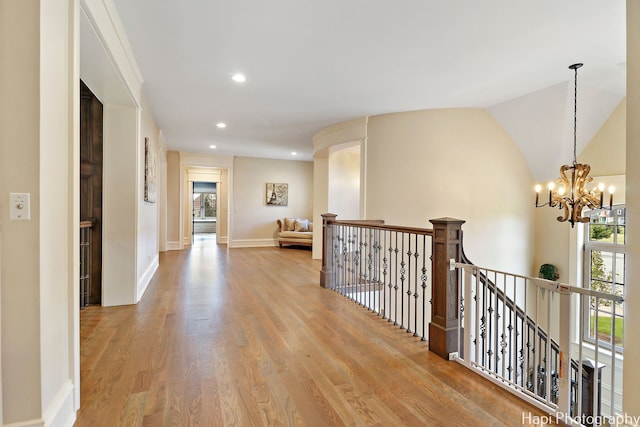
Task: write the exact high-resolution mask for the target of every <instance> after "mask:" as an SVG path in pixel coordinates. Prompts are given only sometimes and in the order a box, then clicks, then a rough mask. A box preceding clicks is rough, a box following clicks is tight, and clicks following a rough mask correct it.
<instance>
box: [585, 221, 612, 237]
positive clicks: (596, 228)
mask: <svg viewBox="0 0 640 427" xmlns="http://www.w3.org/2000/svg"><path fill="white" fill-rule="evenodd" d="M612 235H613V227H611V226H609V225H601V224H592V225H591V228H590V230H589V237H590V238H591V240H605V239H608V238H610V237H611V236H612Z"/></svg>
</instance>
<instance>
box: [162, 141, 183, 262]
mask: <svg viewBox="0 0 640 427" xmlns="http://www.w3.org/2000/svg"><path fill="white" fill-rule="evenodd" d="M181 184H182V183H181V181H180V153H179V152H177V151H169V152H167V207H166V209H167V250H177V249H182V243H181V242H180V229H181V226H180V207H181V206H182V205H181V204H180V195H181V192H180V185H181Z"/></svg>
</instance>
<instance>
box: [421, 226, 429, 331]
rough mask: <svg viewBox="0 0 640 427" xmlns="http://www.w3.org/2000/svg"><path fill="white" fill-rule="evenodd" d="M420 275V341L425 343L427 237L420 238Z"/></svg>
mask: <svg viewBox="0 0 640 427" xmlns="http://www.w3.org/2000/svg"><path fill="white" fill-rule="evenodd" d="M422 253H423V256H422V275H421V276H420V280H421V281H422V341H426V339H427V334H426V329H427V320H426V317H427V316H426V308H427V236H422Z"/></svg>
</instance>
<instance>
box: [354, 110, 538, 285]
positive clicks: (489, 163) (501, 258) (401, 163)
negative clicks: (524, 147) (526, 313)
mask: <svg viewBox="0 0 640 427" xmlns="http://www.w3.org/2000/svg"><path fill="white" fill-rule="evenodd" d="M367 137H368V139H367V171H368V172H367V183H366V187H367V217H368V218H380V219H384V220H385V221H386V222H387V223H388V224H396V225H408V226H416V227H423V228H431V224H430V223H429V222H428V221H429V219H433V218H440V217H454V218H458V219H462V220H465V221H466V223H465V224H464V225H463V231H464V233H465V234H464V236H465V239H464V246H465V251H466V254H467V256H468V257H469V258H470V259H471V260H472V261H473V262H474V263H475V264H477V265H481V266H487V267H490V268H494V269H498V270H505V271H510V272H514V273H520V274H529V273H530V272H531V271H530V270H531V259H532V256H533V244H532V240H533V225H534V224H533V209H532V208H531V200H532V199H531V197H532V194H531V193H529V192H527V191H526V189H528V188H532V177H531V174H530V173H529V170H528V167H527V165H526V163H525V161H524V158H523V157H522V154H521V153H520V151H519V150H518V148H517V147H516V145H515V144H514V143H513V141H512V140H511V139H510V138H509V136H508V135H507V134H506V133H505V132H504V130H503V129H502V128H501V127H500V126H499V125H498V124H497V122H496V121H495V120H494V119H493V118H492V117H491V115H489V114H488V113H487V112H486V111H484V110H481V109H445V110H426V111H416V112H408V113H397V114H386V115H381V116H374V117H370V118H369V126H368V129H367ZM523 189H525V191H523Z"/></svg>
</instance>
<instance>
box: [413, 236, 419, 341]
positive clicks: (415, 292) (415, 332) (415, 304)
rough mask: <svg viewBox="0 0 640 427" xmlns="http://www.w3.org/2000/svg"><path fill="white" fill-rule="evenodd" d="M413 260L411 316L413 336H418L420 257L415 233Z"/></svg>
mask: <svg viewBox="0 0 640 427" xmlns="http://www.w3.org/2000/svg"><path fill="white" fill-rule="evenodd" d="M414 236H415V248H416V251H415V254H414V257H415V262H414V269H415V271H414V281H413V282H414V287H413V312H414V313H415V315H414V316H413V319H414V321H413V336H414V337H417V336H418V297H419V294H418V280H419V279H418V278H419V277H420V276H418V262H419V258H420V250H419V246H418V235H417V234H415V235H414Z"/></svg>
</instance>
